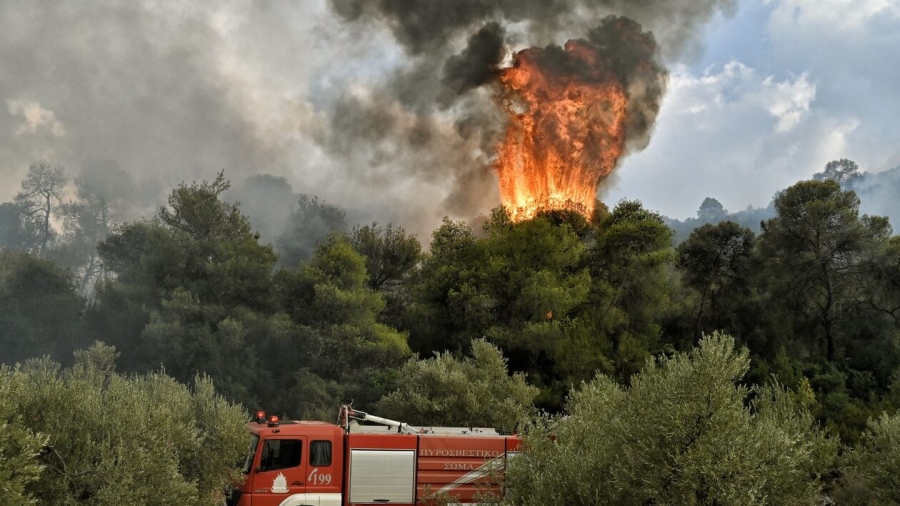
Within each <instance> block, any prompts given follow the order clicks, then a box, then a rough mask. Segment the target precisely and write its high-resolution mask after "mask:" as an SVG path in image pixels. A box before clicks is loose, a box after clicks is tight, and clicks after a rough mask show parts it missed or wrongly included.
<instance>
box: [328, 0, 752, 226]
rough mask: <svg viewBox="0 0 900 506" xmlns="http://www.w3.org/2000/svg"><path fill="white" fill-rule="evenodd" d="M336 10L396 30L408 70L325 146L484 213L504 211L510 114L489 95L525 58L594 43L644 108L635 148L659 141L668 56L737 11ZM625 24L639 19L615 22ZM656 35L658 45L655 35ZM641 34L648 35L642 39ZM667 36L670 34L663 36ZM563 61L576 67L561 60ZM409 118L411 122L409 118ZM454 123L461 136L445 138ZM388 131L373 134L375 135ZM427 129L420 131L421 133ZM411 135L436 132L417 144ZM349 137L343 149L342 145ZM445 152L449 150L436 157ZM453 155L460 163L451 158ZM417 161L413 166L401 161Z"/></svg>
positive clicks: (713, 0)
mask: <svg viewBox="0 0 900 506" xmlns="http://www.w3.org/2000/svg"><path fill="white" fill-rule="evenodd" d="M330 4H331V6H332V8H333V9H334V11H335V12H336V13H337V14H338V15H339V16H341V17H342V18H344V19H345V21H346V22H347V23H348V24H349V27H350V28H351V29H355V30H357V31H359V32H360V33H367V32H372V31H377V30H379V29H381V30H385V29H386V30H387V31H389V32H390V33H391V34H392V36H393V37H394V39H395V40H396V41H397V42H398V43H399V44H400V45H401V46H402V47H403V48H404V50H405V52H406V59H405V60H403V62H402V63H401V64H399V65H398V66H397V67H396V69H395V71H394V73H393V74H392V75H391V76H390V78H389V79H385V80H384V81H382V82H381V83H375V84H374V85H373V87H372V88H373V90H374V91H373V93H374V94H376V95H377V99H371V98H370V99H369V100H366V101H360V100H357V99H356V98H349V99H347V98H345V99H344V100H341V101H340V105H341V107H340V109H339V110H338V109H336V110H335V112H336V114H335V118H337V119H336V121H333V122H332V124H331V127H332V128H331V129H329V130H328V131H327V132H325V137H326V138H327V139H329V140H327V141H326V142H325V145H326V146H329V151H330V152H331V153H332V154H333V155H334V156H336V157H341V156H343V154H344V153H352V154H351V155H350V156H349V157H347V158H348V160H347V163H348V165H354V164H358V163H359V161H360V160H362V161H363V164H362V165H363V166H364V169H363V170H365V171H366V172H367V173H368V174H369V177H384V178H385V179H386V180H391V179H393V178H397V177H412V178H424V179H433V178H434V176H435V174H443V175H444V176H445V177H446V176H449V177H450V181H451V184H450V186H449V189H450V192H449V193H448V194H447V197H446V199H445V200H444V201H443V203H442V205H441V206H440V207H441V209H444V210H450V211H453V212H458V213H462V214H465V213H469V215H472V214H474V213H475V212H477V211H483V210H485V209H486V208H489V207H491V206H492V205H496V193H495V191H494V190H493V189H485V188H483V187H482V186H480V185H485V184H487V185H492V184H494V183H493V172H492V160H493V156H494V154H495V149H496V145H497V143H498V142H499V140H500V133H501V132H502V131H503V121H504V118H503V115H501V114H497V113H496V112H495V113H485V111H491V110H492V109H495V108H496V105H495V104H494V103H493V102H492V96H493V95H494V94H495V93H496V90H491V89H489V88H490V86H491V85H492V84H493V83H494V82H495V81H496V76H497V74H498V68H499V66H500V65H501V64H502V63H503V62H504V59H505V58H507V57H508V56H509V55H510V54H511V53H512V52H513V51H517V50H520V49H523V48H525V47H528V46H532V45H538V46H546V48H545V51H546V52H547V53H548V55H549V56H548V57H552V53H553V51H554V48H555V49H556V50H558V51H560V52H561V51H562V49H561V48H560V47H559V46H558V45H559V44H561V43H563V42H565V41H566V40H568V39H575V38H587V39H589V40H590V41H591V42H592V43H593V44H595V45H597V46H599V47H600V49H601V51H602V52H603V53H604V54H605V55H607V58H608V61H609V63H610V65H611V66H612V67H613V68H615V69H617V72H619V73H620V76H619V79H620V81H621V82H622V83H624V84H625V85H626V89H627V91H628V93H629V96H630V99H631V100H632V102H631V104H630V106H629V107H630V110H629V124H628V131H629V134H628V147H629V148H630V149H632V150H634V149H641V148H643V147H645V146H646V145H647V143H648V142H649V134H650V132H651V131H652V125H653V121H654V120H655V117H656V114H657V113H658V112H659V107H660V101H661V98H662V95H663V92H664V89H665V81H666V79H665V75H666V72H665V69H664V68H663V64H662V63H661V62H660V57H659V56H658V54H657V49H656V42H657V41H659V42H660V46H661V53H662V55H663V56H664V57H668V58H670V59H674V58H675V57H677V56H678V55H680V54H682V53H683V52H684V51H686V50H687V51H690V50H691V44H692V43H693V42H694V41H695V40H696V37H695V32H696V30H697V28H698V27H699V26H700V25H701V24H702V23H704V22H706V21H708V20H709V19H710V18H711V17H712V16H713V15H714V14H715V13H716V12H724V13H726V14H727V13H729V12H731V11H733V9H734V8H735V5H736V3H735V1H734V0H700V1H693V0H676V1H662V0H652V1H651V0H637V1H635V0H593V1H591V0H569V1H561V0H556V1H550V2H548V1H545V0H461V1H457V2H453V3H452V4H448V3H447V2H443V1H441V0H415V1H408V0H331V3H330ZM613 15H621V16H627V17H619V16H617V17H611V16H613ZM642 26H643V29H645V30H651V31H653V32H654V33H658V35H657V36H656V37H655V38H654V35H653V34H649V35H648V34H646V33H645V32H643V31H642V30H641V27H642ZM635 27H636V28H637V29H635ZM657 31H658V32H657ZM560 61H568V59H561V60H560ZM404 115H408V117H406V120H405V121H398V118H399V117H403V116H404ZM448 122H449V123H452V124H453V128H452V129H446V128H444V129H440V128H436V125H438V124H446V123H448ZM375 124H377V125H379V126H380V128H377V133H373V132H372V129H373V125H375ZM412 125H416V126H412ZM410 129H412V130H413V131H416V132H422V133H425V132H427V135H426V136H425V138H427V139H428V142H414V141H415V140H418V139H419V137H413V138H410V137H409V133H410ZM335 138H337V140H335ZM435 146H441V147H443V148H446V149H435ZM448 154H449V155H450V156H449V157H448V156H447V155H448ZM398 161H401V162H404V161H408V162H410V163H400V164H398V163H397V162H398Z"/></svg>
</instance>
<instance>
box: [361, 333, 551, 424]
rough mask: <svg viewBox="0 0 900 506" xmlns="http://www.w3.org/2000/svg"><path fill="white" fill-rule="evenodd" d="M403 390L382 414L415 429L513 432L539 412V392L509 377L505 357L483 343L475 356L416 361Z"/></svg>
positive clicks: (389, 398) (382, 406) (382, 405)
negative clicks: (536, 409) (437, 427)
mask: <svg viewBox="0 0 900 506" xmlns="http://www.w3.org/2000/svg"><path fill="white" fill-rule="evenodd" d="M399 385H400V386H399V388H398V389H397V390H395V391H393V392H391V393H389V394H388V395H386V396H384V397H383V398H382V399H381V401H379V403H378V409H379V413H380V414H384V415H386V416H390V417H392V418H398V419H401V420H404V421H406V422H409V423H411V424H413V425H415V424H419V425H447V426H465V427H472V426H479V427H494V428H497V429H499V430H503V431H507V432H509V431H512V430H514V429H515V428H516V427H517V426H519V425H520V424H521V423H522V422H523V421H525V420H526V419H527V418H528V417H529V415H531V414H533V413H532V411H533V410H534V408H533V405H532V403H533V402H534V399H535V397H537V394H538V389H537V388H536V387H533V386H530V385H528V384H526V383H525V375H524V374H521V373H517V374H513V375H510V374H509V372H508V371H507V366H506V360H505V359H504V358H503V354H502V353H501V352H500V350H499V349H497V348H496V347H495V346H493V345H492V344H490V343H488V342H486V341H484V340H481V339H479V340H476V341H474V342H473V343H472V356H471V357H464V358H457V357H455V356H454V355H452V354H451V353H449V352H445V353H438V354H436V355H435V356H434V357H433V358H429V359H425V360H419V359H412V360H410V361H409V362H407V363H406V364H405V365H404V366H403V367H402V368H401V369H400V379H399Z"/></svg>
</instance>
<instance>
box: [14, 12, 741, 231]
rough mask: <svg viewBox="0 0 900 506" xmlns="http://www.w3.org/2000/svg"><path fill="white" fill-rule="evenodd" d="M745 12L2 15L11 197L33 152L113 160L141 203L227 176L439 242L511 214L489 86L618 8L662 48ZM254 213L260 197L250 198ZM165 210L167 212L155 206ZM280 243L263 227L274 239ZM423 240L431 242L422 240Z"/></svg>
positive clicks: (74, 163) (68, 159)
mask: <svg viewBox="0 0 900 506" xmlns="http://www.w3.org/2000/svg"><path fill="white" fill-rule="evenodd" d="M733 6H734V2H733V1H732V0H678V1H649V0H627V1H626V0H616V1H613V0H604V1H587V0H570V1H562V0H550V1H548V0H459V1H456V2H452V3H448V2H444V1H437V0H431V1H425V0H418V1H410V0H332V1H328V0H310V1H304V2H269V1H264V0H227V1H225V2H213V3H208V2H120V3H113V4H110V3H104V2H90V1H87V2H67V3H60V2H56V1H53V0H7V1H5V2H2V3H0V66H2V67H0V70H2V71H0V202H5V201H9V200H11V198H12V197H13V196H14V195H15V192H16V191H17V189H18V186H19V182H20V181H21V178H22V176H23V174H24V171H25V169H27V167H28V165H29V164H30V163H31V162H33V161H35V160H38V159H47V160H49V161H51V162H52V163H57V164H60V165H62V166H64V167H66V169H67V170H68V172H69V173H70V174H73V175H74V174H77V173H78V171H79V169H80V168H81V167H84V166H85V165H88V164H90V163H91V161H92V160H114V161H115V162H116V163H117V164H118V166H119V167H120V168H121V169H122V170H124V171H127V172H128V173H130V174H132V176H133V180H134V182H135V184H136V185H137V186H138V187H139V189H140V190H141V191H142V195H140V196H137V197H134V198H135V199H136V200H138V201H141V202H144V201H147V200H148V199H149V198H151V197H155V198H157V199H161V198H162V197H163V196H162V195H159V193H160V192H166V191H168V190H171V189H172V188H174V187H175V186H177V184H178V183H180V182H182V181H184V182H187V183H190V182H191V181H195V180H196V181H200V180H204V179H206V180H212V179H213V178H214V177H215V175H216V174H217V173H218V171H219V170H222V169H224V170H225V175H226V177H227V178H229V179H231V180H232V182H233V183H235V184H237V183H239V182H241V181H243V179H244V178H246V177H247V176H252V175H254V174H271V175H273V176H275V177H283V178H285V179H286V180H287V181H288V182H289V183H290V185H291V186H292V188H293V189H294V191H296V192H297V193H303V194H310V195H320V196H322V197H323V198H327V201H328V202H329V203H334V204H335V205H339V206H342V207H346V208H348V216H351V215H353V216H361V217H362V221H363V222H370V221H374V220H378V221H380V222H382V223H387V222H389V221H394V222H395V223H397V224H398V225H402V226H404V227H405V228H406V229H407V230H410V231H412V232H415V233H418V235H419V236H420V237H423V238H427V236H428V233H429V232H430V231H431V230H432V229H433V228H434V226H435V225H436V224H438V223H439V220H440V218H441V217H442V216H444V215H450V216H451V217H453V218H456V219H461V218H469V217H471V216H473V215H475V214H478V213H481V212H484V211H486V210H488V209H489V208H490V207H493V206H494V205H496V204H497V203H498V198H497V190H496V187H495V186H496V183H495V177H494V175H493V172H492V170H491V159H492V157H493V156H494V153H495V145H496V142H497V139H498V138H499V135H500V133H501V132H502V121H503V114H502V112H500V111H497V110H496V108H495V107H494V105H493V103H492V100H491V96H492V91H491V90H490V89H489V84H490V81H491V79H492V76H493V73H494V72H495V69H496V66H497V63H498V62H502V61H503V60H504V59H506V58H507V57H508V56H509V54H510V52H511V51H514V50H518V49H522V48H524V47H528V46H533V45H548V44H560V43H562V42H564V41H565V40H567V39H569V38H577V37H587V36H589V31H590V29H591V28H594V27H596V26H597V25H598V24H599V23H600V21H601V20H602V19H603V18H604V17H605V16H607V15H609V14H623V15H626V16H628V17H630V18H632V19H635V20H636V21H637V22H639V23H641V24H642V25H643V26H644V28H645V29H649V30H652V31H653V32H654V34H655V35H656V38H657V40H658V41H659V42H660V45H661V47H662V49H663V54H664V56H666V57H669V58H675V57H676V56H677V55H679V54H682V53H683V52H684V51H685V50H688V51H690V50H691V43H692V41H694V40H696V39H695V37H694V36H693V34H694V33H695V32H696V29H697V27H698V26H699V25H700V24H702V23H703V22H705V21H706V20H708V19H709V18H710V17H711V16H712V15H713V14H715V13H716V12H717V11H722V12H727V11H728V10H729V9H732V8H733ZM244 205H245V206H250V205H251V203H250V202H244ZM148 208H150V209H153V206H148ZM267 235H268V234H267ZM426 240H427V239H426Z"/></svg>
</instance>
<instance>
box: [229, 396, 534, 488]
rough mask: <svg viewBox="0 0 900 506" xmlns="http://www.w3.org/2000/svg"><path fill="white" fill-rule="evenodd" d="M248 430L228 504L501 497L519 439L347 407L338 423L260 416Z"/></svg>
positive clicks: (258, 414) (493, 431) (489, 431)
mask: <svg viewBox="0 0 900 506" xmlns="http://www.w3.org/2000/svg"><path fill="white" fill-rule="evenodd" d="M360 422H372V423H375V424H378V425H367V424H362V423H360ZM248 428H249V430H250V436H251V441H250V449H249V452H248V455H247V458H246V461H245V463H244V473H245V474H246V477H247V478H246V480H244V482H243V483H242V484H240V485H238V486H237V487H236V488H235V490H234V491H233V493H232V495H231V497H230V498H229V499H228V504H229V505H230V506H303V505H310V506H351V505H363V504H393V505H406V506H413V505H415V504H419V503H421V502H422V501H423V499H425V498H426V497H427V496H428V495H430V494H432V495H436V496H441V495H443V496H445V497H452V498H453V499H454V500H455V501H456V502H458V503H471V502H475V501H476V500H477V499H478V497H479V496H482V497H483V494H490V493H493V494H499V493H500V485H499V484H498V480H497V478H498V477H499V475H500V473H502V471H503V469H504V468H505V466H506V460H507V459H508V458H509V457H510V455H511V454H513V453H515V452H516V450H517V449H518V446H519V442H520V439H519V437H518V436H514V435H513V436H509V435H501V434H498V433H497V432H496V431H495V430H493V429H483V428H464V427H428V428H419V427H412V426H410V425H408V424H406V423H401V422H397V421H394V420H388V419H386V418H381V417H377V416H373V415H370V414H368V413H365V412H362V411H358V410H353V409H352V408H350V407H348V406H343V407H342V408H341V412H340V416H339V418H338V423H337V424H331V423H325V422H309V421H281V420H279V419H278V417H276V416H269V417H266V415H265V413H264V412H258V413H256V416H255V419H254V420H252V421H251V422H250V423H249V424H248Z"/></svg>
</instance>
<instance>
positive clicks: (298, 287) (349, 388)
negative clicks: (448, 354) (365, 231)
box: [261, 234, 410, 411]
mask: <svg viewBox="0 0 900 506" xmlns="http://www.w3.org/2000/svg"><path fill="white" fill-rule="evenodd" d="M366 279H367V274H366V269H365V258H364V257H363V256H362V255H360V254H359V253H357V252H356V251H354V250H353V248H352V247H351V245H350V243H349V241H348V239H347V238H346V237H345V236H343V235H339V234H333V235H331V236H329V237H328V238H327V239H326V240H325V241H323V242H321V243H320V244H319V246H318V247H317V248H316V251H315V253H314V254H313V257H312V258H311V259H310V260H309V261H308V262H306V263H303V264H302V265H301V267H300V270H299V271H291V270H283V271H280V272H279V273H278V275H277V286H278V290H279V295H280V301H281V307H282V308H283V309H284V311H285V312H286V314H287V315H288V316H289V318H290V320H291V322H292V323H293V325H294V329H293V331H288V332H285V333H284V334H282V335H278V336H273V337H274V339H268V340H266V342H267V343H268V347H267V348H266V349H264V350H263V351H262V352H261V356H263V357H266V356H269V355H271V354H273V353H274V354H281V355H282V357H281V358H280V359H279V360H281V361H283V363H286V364H289V365H288V366H287V367H284V368H282V370H281V371H280V372H279V375H280V377H281V378H282V380H283V382H284V384H285V385H293V384H294V381H296V380H303V379H306V378H308V376H306V375H297V374H295V373H296V372H297V371H298V370H303V371H305V372H308V373H311V374H312V375H314V376H315V377H317V378H319V379H320V380H324V381H336V382H338V383H340V385H341V387H342V388H341V390H342V393H343V395H345V396H346V397H344V398H345V399H348V398H349V399H354V400H356V401H358V402H360V403H362V404H363V405H366V404H368V405H371V403H373V402H375V401H376V400H378V398H380V397H381V395H382V393H383V392H382V391H381V390H382V389H383V388H386V384H383V383H381V379H382V378H383V376H384V375H385V374H386V373H387V372H392V371H394V370H395V368H396V367H398V366H400V365H401V364H402V363H403V362H404V361H405V360H406V359H407V358H408V357H409V355H410V350H409V346H408V344H407V336H406V335H405V334H403V333H401V332H398V331H397V330H395V329H393V328H391V327H389V326H387V325H384V324H382V323H379V322H378V321H377V316H378V314H379V312H380V311H382V310H383V309H384V305H385V302H384V298H383V297H382V295H381V294H380V293H378V292H374V291H372V290H371V289H370V288H369V287H368V286H367V285H366ZM285 337H287V339H285ZM279 343H284V344H286V345H287V346H279ZM279 383H280V382H279ZM297 387H298V388H301V385H298V386H297ZM285 389H286V390H287V389H290V387H287V386H286V387H285ZM334 400H339V399H334ZM296 408H297V406H294V407H293V409H292V411H296Z"/></svg>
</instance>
